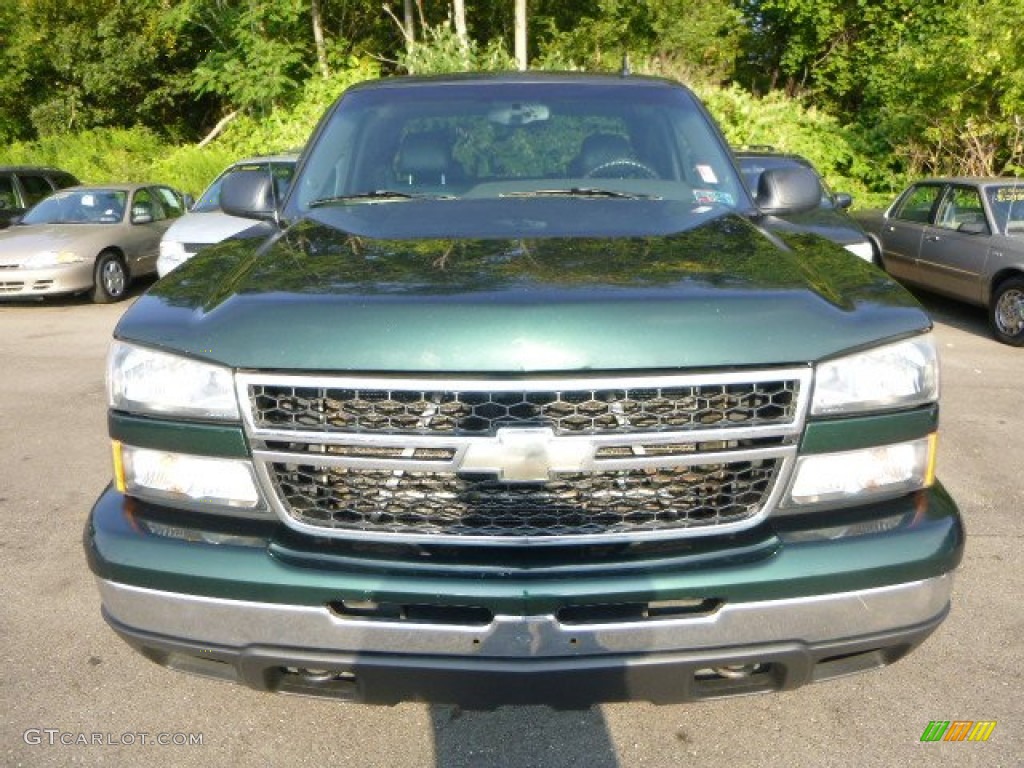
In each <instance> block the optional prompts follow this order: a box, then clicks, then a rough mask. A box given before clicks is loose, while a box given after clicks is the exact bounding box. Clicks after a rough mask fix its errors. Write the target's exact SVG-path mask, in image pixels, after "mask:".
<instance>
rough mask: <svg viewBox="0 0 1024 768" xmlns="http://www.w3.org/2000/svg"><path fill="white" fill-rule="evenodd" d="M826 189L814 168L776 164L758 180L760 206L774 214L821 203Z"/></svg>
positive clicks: (792, 211) (807, 207)
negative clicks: (775, 166) (778, 165)
mask: <svg viewBox="0 0 1024 768" xmlns="http://www.w3.org/2000/svg"><path fill="white" fill-rule="evenodd" d="M822 191H823V190H822V188H821V182H820V181H818V176H817V174H815V173H814V171H812V170H811V169H810V168H774V169H772V170H768V171H765V172H764V173H762V174H761V178H760V179H759V180H758V182H757V199H756V202H757V207H758V208H760V209H761V212H762V213H766V214H768V215H770V216H785V215H787V214H793V213H802V212H804V211H810V210H813V209H814V208H817V207H818V206H819V205H821V196H822Z"/></svg>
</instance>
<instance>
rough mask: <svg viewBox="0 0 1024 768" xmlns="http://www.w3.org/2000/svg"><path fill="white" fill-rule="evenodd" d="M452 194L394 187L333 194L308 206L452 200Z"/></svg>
mask: <svg viewBox="0 0 1024 768" xmlns="http://www.w3.org/2000/svg"><path fill="white" fill-rule="evenodd" d="M454 198H455V196H454V195H428V194H424V193H422V192H399V191H398V190H394V189H374V190H372V191H370V192H359V193H356V194H352V195H335V196H333V197H321V198H319V199H318V200H314V201H313V202H311V203H310V204H309V207H310V208H319V207H321V206H324V205H336V204H339V203H349V202H352V201H359V200H379V201H381V202H387V201H389V200H453V199H454Z"/></svg>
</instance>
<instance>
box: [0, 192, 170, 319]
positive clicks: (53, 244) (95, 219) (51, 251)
mask: <svg viewBox="0 0 1024 768" xmlns="http://www.w3.org/2000/svg"><path fill="white" fill-rule="evenodd" d="M185 207H186V206H185V199H184V198H183V196H182V195H181V193H180V192H177V191H176V190H174V189H171V188H170V187H167V186H162V185H159V184H107V185H103V186H90V187H72V188H71V189H66V190H62V191H60V192H57V193H55V194H53V195H51V196H50V197H48V198H46V199H45V200H42V201H41V202H39V203H38V204H37V205H36V206H35V207H33V208H32V209H31V210H29V211H28V212H27V213H26V214H25V215H24V216H23V217H22V218H21V220H20V221H18V223H17V224H16V225H15V226H12V227H11V228H10V229H6V230H4V231H3V232H0V299H3V298H8V299H24V298H31V297H36V296H49V295H55V294H69V293H83V292H88V293H89V295H90V297H91V298H92V300H93V301H95V302H98V303H106V302H111V301H117V300H118V299H121V298H122V297H123V296H124V295H125V292H126V291H127V289H128V285H129V283H130V282H131V280H132V279H133V278H135V277H138V276H140V275H146V274H150V273H152V272H155V271H156V260H157V256H158V254H159V248H160V238H161V236H162V235H163V233H164V232H165V231H166V230H167V228H168V227H170V225H171V224H172V223H173V221H174V220H175V219H176V218H178V217H179V216H181V214H182V213H184V211H185Z"/></svg>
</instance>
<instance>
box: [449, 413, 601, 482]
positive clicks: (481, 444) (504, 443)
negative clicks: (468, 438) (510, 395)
mask: <svg viewBox="0 0 1024 768" xmlns="http://www.w3.org/2000/svg"><path fill="white" fill-rule="evenodd" d="M592 457H593V448H592V447H591V446H589V445H587V444H586V443H585V442H581V441H576V440H566V439H564V438H563V439H559V438H556V437H555V434H554V432H553V431H552V430H550V429H546V428H515V427H510V428H503V429H499V430H498V431H497V433H496V434H495V436H494V437H493V438H488V439H486V440H474V441H473V442H472V443H471V444H470V446H469V448H468V449H467V450H466V454H465V456H464V457H463V459H462V464H461V465H460V467H459V471H461V472H495V473H497V474H498V477H499V478H501V479H502V480H505V481H507V482H510V483H538V482H544V481H546V480H548V479H550V477H551V473H552V472H578V471H580V470H581V469H583V468H584V465H585V464H587V463H588V461H589V459H591V458H592Z"/></svg>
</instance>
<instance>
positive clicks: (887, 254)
mask: <svg viewBox="0 0 1024 768" xmlns="http://www.w3.org/2000/svg"><path fill="white" fill-rule="evenodd" d="M858 218H859V220H860V221H861V223H862V224H863V225H864V228H865V229H866V230H867V231H868V235H869V236H870V237H871V238H872V240H873V241H874V243H875V247H876V248H877V249H878V252H879V253H880V254H881V260H882V265H883V266H884V267H885V270H886V271H887V272H888V273H889V274H891V275H892V276H893V277H895V278H897V279H898V280H901V281H902V282H906V283H910V284H913V285H917V286H920V287H922V288H926V289H928V290H930V291H934V292H936V293H941V294H944V295H946V296H950V297H952V298H954V299H960V300H962V301H966V302H969V303H971V304H976V305H979V306H983V307H987V308H988V313H989V323H990V325H991V327H992V332H993V334H994V335H995V337H996V338H997V339H999V340H1000V341H1002V342H1004V343H1006V344H1011V345H1013V346H1017V347H1019V346H1022V345H1024V180H1018V179H1010V178H975V177H957V178H943V179H927V180H924V181H919V182H917V183H916V184H912V185H911V186H910V187H908V188H907V189H906V190H904V192H903V193H902V194H901V195H900V196H899V197H898V198H897V199H896V202H894V203H893V204H892V205H891V206H890V207H889V208H888V210H886V211H885V212H882V213H876V214H871V213H865V214H863V215H862V216H859V217H858Z"/></svg>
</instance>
